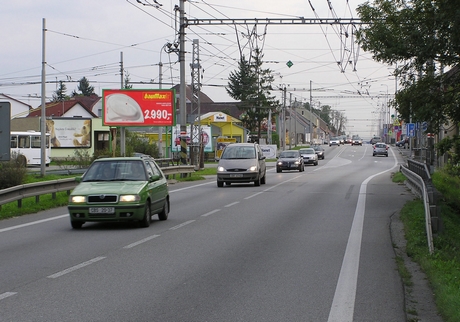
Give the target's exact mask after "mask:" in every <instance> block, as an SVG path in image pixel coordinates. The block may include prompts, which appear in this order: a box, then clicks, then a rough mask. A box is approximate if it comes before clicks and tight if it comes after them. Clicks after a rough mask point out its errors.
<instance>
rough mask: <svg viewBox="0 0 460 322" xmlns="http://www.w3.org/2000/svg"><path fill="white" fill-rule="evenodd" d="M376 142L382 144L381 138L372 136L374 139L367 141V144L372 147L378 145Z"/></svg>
mask: <svg viewBox="0 0 460 322" xmlns="http://www.w3.org/2000/svg"><path fill="white" fill-rule="evenodd" d="M378 142H382V138H381V137H380V136H374V137H373V138H372V139H371V140H370V141H369V143H370V144H372V145H374V144H376V143H378Z"/></svg>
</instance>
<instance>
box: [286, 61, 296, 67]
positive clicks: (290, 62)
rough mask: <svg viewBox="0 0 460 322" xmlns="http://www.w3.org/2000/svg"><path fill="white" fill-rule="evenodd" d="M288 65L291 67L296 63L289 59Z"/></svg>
mask: <svg viewBox="0 0 460 322" xmlns="http://www.w3.org/2000/svg"><path fill="white" fill-rule="evenodd" d="M286 65H287V67H289V68H291V67H292V65H294V63H293V62H292V61H290V60H289V61H288V62H287V63H286Z"/></svg>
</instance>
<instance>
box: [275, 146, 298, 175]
mask: <svg viewBox="0 0 460 322" xmlns="http://www.w3.org/2000/svg"><path fill="white" fill-rule="evenodd" d="M283 170H298V171H299V172H302V171H304V170H305V169H304V161H303V157H302V155H301V154H300V151H299V150H285V151H281V153H280V155H279V156H278V161H276V172H278V173H279V172H282V171H283Z"/></svg>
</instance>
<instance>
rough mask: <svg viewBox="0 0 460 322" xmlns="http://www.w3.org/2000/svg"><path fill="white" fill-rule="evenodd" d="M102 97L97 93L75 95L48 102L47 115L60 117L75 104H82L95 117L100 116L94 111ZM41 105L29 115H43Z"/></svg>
mask: <svg viewBox="0 0 460 322" xmlns="http://www.w3.org/2000/svg"><path fill="white" fill-rule="evenodd" d="M100 99H101V98H100V97H99V96H97V94H93V95H91V96H75V97H72V98H71V99H70V100H67V101H62V102H48V103H46V109H45V114H46V117H51V116H54V117H58V116H62V115H63V114H65V113H66V112H67V111H69V110H71V109H72V108H73V107H74V106H75V105H77V104H79V105H81V106H82V107H83V108H84V109H85V110H87V111H88V113H89V114H91V115H92V116H93V117H98V116H97V115H95V114H94V113H93V111H92V109H93V106H94V104H96V103H97V102H98V101H99V100H100ZM41 110H42V109H41V106H39V107H37V108H36V109H34V110H33V111H32V112H30V113H29V115H28V116H27V117H36V116H41V113H42V112H41Z"/></svg>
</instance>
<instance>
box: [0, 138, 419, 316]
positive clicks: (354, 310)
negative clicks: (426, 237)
mask: <svg viewBox="0 0 460 322" xmlns="http://www.w3.org/2000/svg"><path fill="white" fill-rule="evenodd" d="M402 162H403V161H402V160H401V159H400V155H399V154H398V153H395V152H394V151H393V150H392V149H390V153H389V157H372V151H371V146H370V145H363V146H340V147H330V148H329V147H327V148H326V158H325V160H320V162H319V165H318V166H308V167H306V169H305V172H295V171H293V172H283V173H279V174H277V173H276V172H275V171H274V170H275V169H274V168H273V167H271V168H270V169H269V172H268V175H267V184H265V185H261V186H260V187H255V186H254V185H252V184H251V185H234V184H232V185H231V186H224V187H223V188H217V186H216V182H215V179H209V180H205V181H200V182H183V183H178V184H173V185H171V186H170V193H171V213H170V215H169V219H168V220H167V221H157V220H156V221H155V222H153V223H152V225H151V226H150V227H149V228H145V229H140V228H137V226H136V225H134V224H133V225H126V224H123V225H121V224H97V223H94V224H86V225H84V226H83V229H82V230H78V231H77V230H72V229H71V228H70V223H69V220H68V218H67V215H66V214H67V212H66V208H57V209H54V210H51V211H46V212H42V213H39V214H34V215H29V216H23V217H19V218H14V219H10V220H6V221H1V222H0V258H1V261H0V271H1V272H2V278H1V284H0V312H1V313H0V320H1V321H341V322H342V321H405V319H406V316H405V313H404V291H403V287H402V283H401V279H400V277H399V274H398V271H397V267H396V263H395V260H394V257H395V254H394V251H393V246H392V242H391V237H390V232H389V225H390V220H391V216H392V215H394V214H395V213H396V212H397V211H398V210H399V209H401V208H402V206H403V205H404V203H405V202H406V201H408V200H410V199H413V196H412V195H411V194H410V193H408V192H407V190H406V189H405V187H404V186H401V185H397V184H394V183H392V182H391V178H390V175H391V173H392V172H396V171H398V167H399V163H402Z"/></svg>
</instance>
